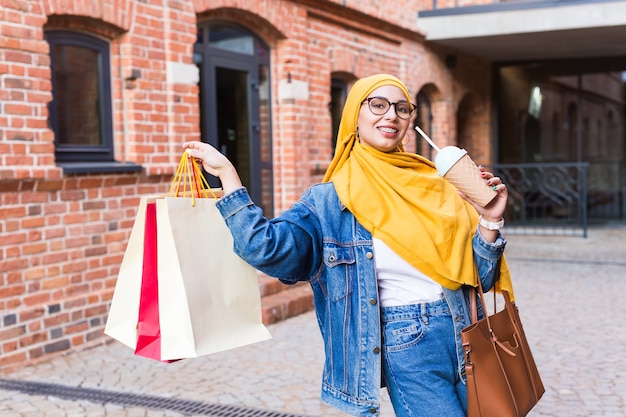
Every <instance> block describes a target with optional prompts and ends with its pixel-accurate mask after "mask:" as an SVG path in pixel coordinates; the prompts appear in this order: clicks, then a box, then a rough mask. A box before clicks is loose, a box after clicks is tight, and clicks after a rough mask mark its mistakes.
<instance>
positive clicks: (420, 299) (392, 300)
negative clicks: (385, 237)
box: [373, 238, 443, 307]
mask: <svg viewBox="0 0 626 417" xmlns="http://www.w3.org/2000/svg"><path fill="white" fill-rule="evenodd" d="M373 240H374V255H375V256H374V260H375V263H376V274H377V276H378V295H379V298H380V305H381V306H383V307H389V306H399V305H407V304H417V303H429V302H431V301H437V300H439V299H441V298H442V297H443V289H442V288H441V285H440V284H439V283H437V282H435V281H433V280H432V279H431V278H429V277H428V276H426V275H424V274H423V273H422V272H420V271H419V270H418V269H416V268H414V267H413V266H412V265H411V264H409V263H408V262H407V261H405V260H404V259H402V258H401V257H400V256H398V255H397V254H396V253H395V252H394V251H393V250H392V249H391V248H390V247H389V246H387V245H386V244H385V243H384V242H383V241H382V240H380V239H376V238H374V239H373Z"/></svg>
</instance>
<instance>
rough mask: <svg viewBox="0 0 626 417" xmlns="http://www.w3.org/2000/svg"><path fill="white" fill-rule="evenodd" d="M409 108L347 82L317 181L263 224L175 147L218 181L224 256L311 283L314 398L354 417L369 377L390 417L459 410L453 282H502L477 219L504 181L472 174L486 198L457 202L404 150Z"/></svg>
mask: <svg viewBox="0 0 626 417" xmlns="http://www.w3.org/2000/svg"><path fill="white" fill-rule="evenodd" d="M414 111H415V106H414V105H412V104H411V100H410V95H409V92H408V91H407V89H406V87H405V86H404V84H403V83H402V82H401V81H400V80H398V79H397V78H395V77H393V76H390V75H386V74H379V75H374V76H371V77H368V78H364V79H361V80H359V81H357V82H356V83H355V84H354V86H353V87H352V89H351V90H350V93H349V95H348V97H347V100H346V105H345V108H344V111H343V115H342V120H341V124H340V128H339V135H338V140H337V149H336V152H335V156H334V158H333V161H332V162H331V165H330V167H329V168H328V171H327V172H326V175H325V178H324V182H323V183H321V184H316V185H314V186H312V187H311V188H309V189H308V190H307V191H306V192H305V193H304V194H303V196H302V197H301V199H300V200H299V201H298V202H296V203H295V204H294V205H293V207H292V208H291V209H289V210H288V211H285V212H284V213H283V214H282V215H280V216H279V217H277V218H274V219H272V220H268V219H266V218H264V217H263V214H262V211H261V209H260V208H259V207H257V206H255V205H254V203H253V202H252V201H251V200H250V197H249V195H248V193H247V191H246V190H245V189H244V188H243V187H242V184H241V181H240V179H239V176H238V175H237V172H236V170H235V169H234V167H233V165H232V164H231V163H230V162H229V161H228V160H227V159H226V158H225V157H224V156H223V155H222V154H220V153H219V152H218V151H216V150H215V149H214V148H213V147H211V146H209V145H207V144H203V143H199V142H187V143H185V144H184V145H183V147H184V148H186V149H188V150H189V155H190V157H193V158H197V159H199V160H202V164H203V166H204V168H205V169H206V171H207V172H208V173H209V174H211V175H215V176H217V177H219V178H220V180H221V182H222V186H223V189H224V193H225V196H224V197H223V198H222V199H221V200H220V201H219V202H218V203H217V205H218V208H219V210H220V212H221V213H222V215H223V216H224V218H225V220H226V224H227V225H228V227H229V228H230V230H231V232H232V234H233V237H234V241H235V243H234V246H235V248H234V249H235V252H236V253H237V254H239V256H241V257H242V258H243V259H245V260H246V261H247V262H248V263H250V264H251V265H252V266H254V267H255V268H257V269H259V270H261V271H263V272H265V273H266V274H268V275H269V276H273V277H277V278H279V279H280V280H281V281H282V282H285V283H295V282H297V281H308V282H310V284H311V286H312V288H313V292H314V298H315V311H316V314H317V318H318V323H319V327H320V330H321V333H322V336H323V339H324V345H325V354H326V361H325V364H324V372H323V377H322V399H323V400H324V401H325V402H327V403H329V404H331V405H333V406H335V407H337V408H339V409H340V410H343V411H345V412H347V413H350V414H353V415H357V416H376V415H378V414H379V411H380V405H379V392H380V387H381V383H382V384H383V385H384V386H386V387H387V389H388V391H389V394H390V398H391V402H392V404H393V407H394V410H395V413H396V415H397V416H398V417H405V416H429V417H437V416H441V417H457V416H458V417H461V416H465V415H466V414H467V404H466V403H467V394H466V388H465V382H464V366H463V365H464V364H463V353H462V347H461V341H460V331H461V329H462V328H464V327H465V326H467V325H468V324H469V317H468V298H467V291H466V287H467V286H468V285H472V286H475V285H477V279H478V278H480V279H481V282H482V285H483V288H491V287H492V286H493V284H494V282H495V280H496V278H498V277H499V278H500V280H499V285H502V286H503V288H506V289H509V290H510V280H509V275H508V272H507V269H506V262H503V258H502V252H503V251H504V246H505V243H506V242H505V241H504V239H503V238H502V237H501V235H500V233H499V231H498V230H489V229H488V228H486V227H484V226H482V225H477V223H478V215H479V214H480V215H482V218H483V219H485V220H487V221H488V222H491V224H492V225H493V224H495V223H497V222H498V221H500V220H501V219H502V214H503V213H504V209H505V206H506V200H507V195H508V194H507V189H506V186H505V185H504V184H502V182H501V181H500V179H499V178H497V177H494V176H493V175H492V174H491V173H487V172H485V171H482V174H481V175H483V177H484V178H485V181H486V182H487V184H489V185H490V186H492V187H493V188H494V189H495V190H496V191H497V197H496V199H495V200H494V201H492V202H491V203H490V205H488V206H487V207H486V208H483V207H480V206H479V205H477V204H475V203H473V202H471V201H464V196H460V194H459V193H458V192H457V191H456V190H455V189H454V187H453V186H452V185H450V184H449V183H448V182H447V181H445V180H443V179H441V178H440V177H439V176H438V174H437V171H436V170H435V168H434V166H433V164H432V163H431V162H430V161H428V160H426V159H424V158H422V157H420V156H418V155H414V154H410V153H406V152H404V151H403V146H402V143H401V142H402V138H404V137H405V135H406V133H407V129H408V127H409V123H410V118H411V116H412V115H413V114H414ZM484 224H486V225H487V226H489V227H490V228H491V229H495V228H494V227H491V226H490V225H489V223H484ZM500 265H501V266H502V267H500ZM500 271H501V272H500Z"/></svg>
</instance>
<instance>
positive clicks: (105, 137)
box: [45, 30, 141, 173]
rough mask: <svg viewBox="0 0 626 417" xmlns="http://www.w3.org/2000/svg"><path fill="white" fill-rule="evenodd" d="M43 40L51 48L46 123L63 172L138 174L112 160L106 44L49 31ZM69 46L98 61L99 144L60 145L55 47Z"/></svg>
mask: <svg viewBox="0 0 626 417" xmlns="http://www.w3.org/2000/svg"><path fill="white" fill-rule="evenodd" d="M45 39H46V41H47V42H48V44H49V45H50V79H51V83H52V101H50V103H48V110H49V113H48V124H49V127H50V129H51V130H52V131H53V132H54V145H55V158H56V163H57V165H58V166H60V167H62V168H63V169H64V172H66V173H93V172H128V171H131V172H137V171H140V170H141V166H138V165H135V164H132V163H120V162H116V161H115V150H114V141H113V99H112V86H111V56H110V55H111V53H110V46H109V43H108V42H107V41H105V40H102V39H100V38H98V37H96V36H93V35H90V34H86V33H82V32H75V31H68V30H49V31H46V32H45ZM59 45H62V46H72V47H77V48H85V49H89V50H91V51H94V52H95V53H96V54H97V60H98V72H99V73H98V82H99V85H98V106H97V108H98V113H99V114H98V118H99V120H100V139H101V144H99V145H81V144H76V145H68V144H62V143H61V139H62V138H61V137H60V129H59V125H58V123H59V121H58V113H59V108H58V102H57V96H58V88H59V87H58V86H57V80H56V74H55V69H54V68H55V46H59Z"/></svg>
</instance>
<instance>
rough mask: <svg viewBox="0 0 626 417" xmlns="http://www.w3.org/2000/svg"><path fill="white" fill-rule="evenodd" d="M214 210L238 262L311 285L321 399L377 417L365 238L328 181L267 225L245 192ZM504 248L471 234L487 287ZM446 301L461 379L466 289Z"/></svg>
mask: <svg viewBox="0 0 626 417" xmlns="http://www.w3.org/2000/svg"><path fill="white" fill-rule="evenodd" d="M217 208H218V210H219V211H220V212H221V214H222V216H223V217H224V219H225V220H226V224H227V225H228V227H229V228H230V230H231V232H232V234H233V238H234V250H235V252H236V253H237V254H238V255H239V256H240V257H241V258H243V259H244V260H245V261H247V262H248V263H249V264H250V265H252V266H253V267H255V268H257V269H258V270H260V271H262V272H264V273H265V274H267V275H269V276H272V277H276V278H278V279H279V280H280V281H282V282H283V283H287V284H293V283H296V282H298V281H308V282H309V283H310V284H311V287H312V288H313V294H314V301H315V312H316V315H317V320H318V325H319V328H320V331H321V333H322V338H323V340H324V349H325V354H326V360H325V363H324V370H323V376H322V394H321V397H322V400H323V401H325V402H327V403H329V404H330V405H332V406H334V407H336V408H338V409H340V410H342V411H344V412H347V413H350V414H353V415H356V416H378V415H379V413H380V403H379V392H380V387H381V349H382V346H381V327H380V310H379V305H378V286H377V282H376V271H375V267H374V252H373V243H372V236H371V233H370V232H368V231H367V230H365V229H364V228H363V227H362V226H361V225H360V224H359V223H358V222H357V221H356V218H355V217H354V216H353V215H352V213H350V211H349V210H347V209H346V208H345V206H343V204H342V203H341V202H340V201H339V198H338V197H337V193H336V192H335V188H334V186H333V184H332V183H322V184H317V185H314V186H312V187H311V188H309V189H308V190H307V191H306V192H305V193H304V194H303V196H302V197H301V199H300V200H299V201H298V202H296V203H295V204H294V205H293V207H292V208H290V209H289V210H287V211H285V212H284V213H282V214H281V215H280V216H279V217H277V218H274V219H272V220H268V219H266V218H265V217H263V213H262V210H261V209H260V208H259V207H257V206H255V205H254V203H253V202H252V201H251V199H250V197H249V195H248V193H247V191H246V190H245V189H240V190H237V191H235V192H234V193H232V194H229V195H227V196H225V197H224V198H222V199H221V200H220V201H219V202H218V203H217ZM416 238H418V237H416ZM505 244H506V241H505V240H504V239H502V237H501V236H499V237H498V239H497V241H496V242H495V243H490V242H488V241H487V240H485V239H484V238H483V237H482V236H481V235H480V233H478V231H477V232H476V234H475V237H474V239H473V248H474V258H475V263H476V266H477V268H478V274H479V276H480V278H481V282H482V285H483V288H485V289H487V288H491V287H492V285H493V282H494V279H495V278H496V275H497V274H496V271H498V260H499V259H500V256H501V255H502V252H503V251H504V246H505ZM444 296H445V298H446V300H447V302H448V305H449V306H450V310H451V313H452V317H453V320H454V326H455V330H456V334H457V343H456V344H457V346H456V347H457V355H458V363H459V370H458V372H459V377H460V378H462V379H463V380H464V378H465V372H464V360H463V350H462V346H461V335H460V333H461V329H463V328H464V327H466V326H467V325H469V324H470V317H469V310H468V297H467V291H466V290H464V289H460V290H457V291H452V290H448V289H446V288H444ZM479 305H480V303H479Z"/></svg>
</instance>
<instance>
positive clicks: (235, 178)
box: [183, 141, 242, 194]
mask: <svg viewBox="0 0 626 417" xmlns="http://www.w3.org/2000/svg"><path fill="white" fill-rule="evenodd" d="M183 149H185V150H186V151H187V154H188V155H189V157H190V158H195V159H197V160H200V161H202V167H203V168H204V170H205V171H206V172H208V173H209V174H211V175H213V176H215V177H218V178H219V179H220V181H221V182H222V189H223V190H224V194H229V193H231V192H233V191H235V190H236V189H238V188H241V187H242V183H241V179H240V178H239V174H238V173H237V170H236V169H235V167H234V166H233V164H232V163H231V162H230V161H229V160H228V158H226V157H225V156H224V155H222V153H220V152H219V151H218V150H217V149H215V148H214V147H213V146H211V145H209V144H208V143H204V142H198V141H191V142H185V143H183Z"/></svg>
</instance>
